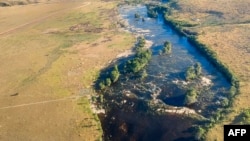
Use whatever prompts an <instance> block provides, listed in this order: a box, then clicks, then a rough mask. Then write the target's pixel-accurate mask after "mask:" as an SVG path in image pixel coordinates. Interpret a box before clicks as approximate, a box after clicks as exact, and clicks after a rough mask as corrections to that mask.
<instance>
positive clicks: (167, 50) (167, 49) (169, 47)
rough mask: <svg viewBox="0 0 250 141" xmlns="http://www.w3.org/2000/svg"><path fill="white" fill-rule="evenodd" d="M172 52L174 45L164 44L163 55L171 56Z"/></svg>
mask: <svg viewBox="0 0 250 141" xmlns="http://www.w3.org/2000/svg"><path fill="white" fill-rule="evenodd" d="M171 52H172V45H171V43H170V42H168V41H166V42H164V47H163V53H165V54H170V53H171Z"/></svg>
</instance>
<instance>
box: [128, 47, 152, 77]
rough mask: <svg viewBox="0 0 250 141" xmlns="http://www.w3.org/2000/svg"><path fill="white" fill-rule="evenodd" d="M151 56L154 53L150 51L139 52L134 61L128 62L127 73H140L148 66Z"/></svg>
mask: <svg viewBox="0 0 250 141" xmlns="http://www.w3.org/2000/svg"><path fill="white" fill-rule="evenodd" d="M151 56H152V52H151V51H150V50H142V51H139V52H137V53H136V55H135V58H134V59H132V60H129V61H127V62H126V64H125V70H126V72H133V73H137V72H139V71H140V70H142V69H143V68H144V67H145V66H146V65H147V64H148V61H149V60H150V59H151Z"/></svg>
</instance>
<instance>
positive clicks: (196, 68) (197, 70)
mask: <svg viewBox="0 0 250 141" xmlns="http://www.w3.org/2000/svg"><path fill="white" fill-rule="evenodd" d="M201 71H202V68H201V64H200V63H195V64H194V65H192V66H190V67H188V69H187V71H186V75H185V78H186V80H187V81H189V80H194V79H196V78H198V77H199V76H200V75H201Z"/></svg>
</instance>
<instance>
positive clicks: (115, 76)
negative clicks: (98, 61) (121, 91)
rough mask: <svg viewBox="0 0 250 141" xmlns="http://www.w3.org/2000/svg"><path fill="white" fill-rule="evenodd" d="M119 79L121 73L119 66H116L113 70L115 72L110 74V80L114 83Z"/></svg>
mask: <svg viewBox="0 0 250 141" xmlns="http://www.w3.org/2000/svg"><path fill="white" fill-rule="evenodd" d="M119 77H120V72H119V70H118V66H117V65H115V67H114V68H113V70H112V71H111V73H110V79H111V81H112V82H113V83H114V82H116V81H117V80H118V79H119Z"/></svg>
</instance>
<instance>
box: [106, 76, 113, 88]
mask: <svg viewBox="0 0 250 141" xmlns="http://www.w3.org/2000/svg"><path fill="white" fill-rule="evenodd" d="M111 84H112V82H111V79H110V78H106V80H105V85H106V86H108V87H109V86H110V85H111Z"/></svg>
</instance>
